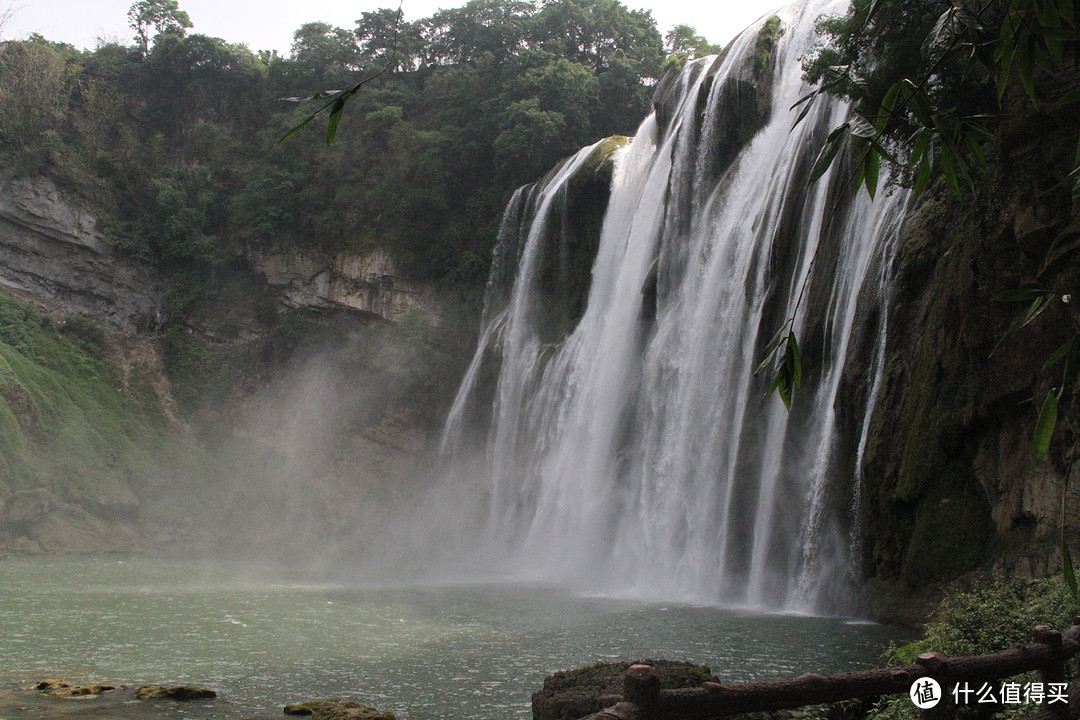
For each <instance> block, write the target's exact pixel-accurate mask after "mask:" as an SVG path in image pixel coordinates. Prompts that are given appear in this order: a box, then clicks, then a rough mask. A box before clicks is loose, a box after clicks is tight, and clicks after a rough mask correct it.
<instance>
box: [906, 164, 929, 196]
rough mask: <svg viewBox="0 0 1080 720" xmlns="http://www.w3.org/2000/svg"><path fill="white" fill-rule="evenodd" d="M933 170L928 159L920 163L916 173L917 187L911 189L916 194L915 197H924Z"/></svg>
mask: <svg viewBox="0 0 1080 720" xmlns="http://www.w3.org/2000/svg"><path fill="white" fill-rule="evenodd" d="M931 169H932V165H931V162H930V160H929V159H928V158H927V159H924V160H923V161H922V162H921V163H919V169H918V170H917V171H916V172H915V185H914V187H912V189H911V190H912V192H913V193H915V197H919V196H920V195H922V194H923V191H924V190H925V189H926V184H927V182H929V180H930V171H931Z"/></svg>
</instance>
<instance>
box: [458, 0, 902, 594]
mask: <svg viewBox="0 0 1080 720" xmlns="http://www.w3.org/2000/svg"><path fill="white" fill-rule="evenodd" d="M846 6H847V2H846V0H833V1H832V2H809V3H804V4H802V5H795V6H791V7H788V8H785V9H784V10H781V11H780V12H778V13H777V15H778V16H779V18H780V20H781V28H782V33H781V35H780V37H779V40H778V43H777V45H776V47H775V49H774V50H773V57H772V60H771V61H770V62H769V63H768V65H767V67H766V68H765V71H764V72H762V69H761V68H760V67H758V68H756V69H755V68H754V63H755V57H754V55H755V52H756V51H757V50H758V47H757V40H758V33H759V28H760V26H761V23H760V22H759V24H758V25H757V26H754V27H751V28H749V29H748V30H747V31H745V32H744V33H743V34H741V35H740V36H739V37H738V38H737V39H736V40H735V41H733V43H732V45H731V46H730V47H729V48H728V49H726V51H725V53H724V54H723V55H722V56H721V57H720V58H706V59H702V60H697V61H694V62H692V63H689V64H688V65H687V67H686V68H684V69H683V71H682V73H681V74H680V75H679V76H678V78H677V79H675V80H674V82H673V83H671V84H670V85H669V86H668V87H666V89H664V90H662V93H658V100H657V103H658V105H661V106H662V108H661V109H662V112H658V113H655V114H653V115H652V116H650V117H649V118H647V119H646V120H645V121H644V123H643V124H642V125H641V127H640V128H639V130H638V132H637V134H636V136H635V137H634V139H633V141H632V142H631V143H630V145H629V147H627V148H625V149H623V150H620V151H619V152H618V154H617V155H616V159H615V167H614V171H613V177H612V180H611V188H610V196H609V199H608V202H607V208H606V214H605V215H604V219H603V224H602V230H601V232H600V238H599V243H598V245H597V246H596V251H595V261H594V263H593V265H592V275H591V282H590V283H589V287H588V295H587V300H586V302H585V304H584V308H583V311H582V312H580V313H579V314H578V316H575V317H574V318H573V320H574V322H572V323H570V324H569V325H567V324H566V323H558V322H552V321H551V320H550V317H549V315H550V313H551V307H550V306H551V303H552V298H553V297H557V292H558V290H557V288H556V290H555V291H553V290H552V287H551V285H552V283H551V282H550V276H552V275H553V274H554V275H558V273H553V271H552V270H551V265H552V263H558V262H559V261H560V258H561V259H562V261H565V259H566V253H565V252H564V250H565V247H566V246H567V243H569V242H570V240H568V238H567V226H568V223H572V221H573V213H572V211H571V210H568V203H569V202H570V201H569V199H568V198H569V197H570V196H571V194H572V193H570V192H569V191H568V187H570V186H571V185H572V183H573V181H574V178H575V174H580V173H582V172H585V171H586V169H588V168H591V166H592V164H593V163H592V162H591V161H590V158H595V155H596V153H597V152H598V148H597V147H596V146H594V147H591V148H585V149H584V150H582V151H581V152H579V153H578V154H577V155H576V156H574V157H573V158H571V159H569V160H568V161H566V162H564V163H563V164H562V165H561V166H560V167H559V168H557V169H556V171H554V172H553V173H552V174H551V175H550V176H549V177H548V178H547V179H545V180H544V181H542V182H541V183H538V184H537V185H535V186H532V187H529V188H524V189H522V190H519V191H518V193H517V194H516V195H515V196H514V199H513V200H512V201H511V203H510V205H509V207H508V209H507V212H506V216H505V218H504V221H503V226H502V229H501V231H500V238H499V242H498V244H497V247H496V258H495V262H494V264H493V271H492V279H491V281H490V283H489V287H488V297H487V301H486V307H485V311H484V317H483V323H482V328H481V332H480V342H479V346H478V348H477V351H476V355H475V357H474V358H473V362H472V363H471V365H470V367H469V370H468V373H467V375H466V377H465V379H464V381H463V383H462V385H461V389H460V391H459V393H458V397H457V399H456V401H455V403H454V406H453V410H452V411H451V413H450V417H449V419H448V421H447V425H446V429H445V432H444V436H443V444H442V452H443V457H444V458H445V467H446V478H445V481H444V483H443V487H442V490H441V492H442V495H441V497H443V498H446V497H451V496H453V497H457V498H458V499H459V501H460V502H461V504H462V506H467V507H469V508H470V509H471V513H470V514H468V516H467V520H462V522H461V525H462V527H460V528H459V529H458V530H457V531H456V532H457V534H456V536H455V539H454V541H453V542H454V545H455V547H456V548H457V550H456V551H455V552H456V555H457V557H458V559H459V560H461V561H462V562H465V561H466V559H467V560H468V561H471V562H473V563H475V564H476V566H478V567H483V568H485V569H487V570H488V571H492V572H497V573H503V574H506V575H510V576H513V577H516V578H521V579H529V580H539V581H547V582H558V583H563V584H567V585H570V586H573V587H578V588H581V589H582V590H584V591H588V592H593V593H607V594H613V595H628V596H635V597H646V598H658V599H660V598H662V599H670V600H682V601H688V602H707V603H724V604H729V605H733V606H745V607H756V608H767V609H776V610H787V611H796V612H819V611H839V610H843V609H845V607H844V598H845V597H846V596H848V595H849V594H850V593H849V590H850V582H851V577H850V575H851V567H852V563H853V561H854V560H855V559H856V558H854V557H853V551H852V547H853V543H854V542H855V541H853V540H852V538H857V532H855V527H854V523H855V522H856V518H855V514H856V512H857V498H858V496H859V495H858V484H859V480H858V470H859V468H858V459H859V458H860V457H861V454H862V450H863V443H862V441H861V439H860V437H859V435H860V433H861V434H862V435H865V432H866V428H867V423H868V414H869V412H870V409H871V408H872V404H873V401H874V396H875V394H876V390H877V386H878V383H877V380H876V378H877V377H878V376H879V375H880V374H881V372H882V365H883V361H884V360H883V353H882V351H881V347H882V346H883V343H884V331H885V324H884V316H885V313H884V311H883V303H884V302H886V301H887V295H888V281H889V271H890V267H891V257H892V253H893V249H894V244H893V241H894V240H895V238H896V237H897V235H898V234H899V231H900V227H901V224H902V222H903V220H904V217H905V215H906V208H907V203H908V197H907V194H906V193H905V192H903V191H900V190H894V191H892V192H889V193H886V192H884V191H883V192H882V193H881V194H879V196H878V198H877V200H876V201H873V202H871V201H870V199H869V198H868V197H866V193H865V192H856V190H855V189H854V188H853V187H852V185H853V183H851V182H849V176H850V164H848V165H845V164H844V163H840V164H839V165H838V166H837V167H835V168H834V169H833V170H831V171H830V172H829V173H827V174H826V175H825V176H824V177H822V178H821V179H820V180H819V181H818V182H817V183H815V184H814V185H813V186H810V187H808V186H807V178H808V174H809V170H810V167H811V166H812V164H813V161H814V158H815V156H816V153H817V150H818V149H819V148H820V147H821V145H822V143H823V140H824V137H825V135H826V134H827V133H828V132H829V131H830V130H831V129H832V128H833V127H835V126H837V125H839V124H840V123H842V122H843V121H844V119H845V118H846V116H847V114H848V112H849V108H848V107H847V106H845V105H844V104H842V103H838V102H832V103H829V102H818V103H817V104H816V105H815V106H814V107H813V108H812V109H811V111H810V113H809V114H808V115H807V117H806V118H805V119H804V120H803V121H802V122H801V123H799V124H798V125H796V126H795V127H793V123H794V118H795V114H794V113H793V112H792V111H791V110H790V108H791V106H792V105H794V104H795V102H796V101H797V100H798V99H799V98H800V97H801V96H802V95H803V94H804V93H805V92H806V91H807V90H808V88H806V87H805V86H804V85H803V84H802V82H801V79H800V76H801V65H800V61H799V59H800V56H801V55H803V54H804V53H805V52H806V51H807V50H808V49H809V48H810V47H811V43H812V42H813V40H814V37H813V24H814V19H815V18H816V17H817V16H818V15H820V14H822V13H826V12H832V13H837V12H843V11H844V10H846ZM753 73H760V75H761V77H758V78H756V79H754V80H753V82H750V81H749V80H748V78H750V77H751V75H752V74H753ZM769 73H771V75H769ZM755 88H766V89H768V90H769V92H768V94H767V95H762V97H760V98H756V96H755V94H754V93H755V92H757V91H756V90H755ZM661 94H663V95H664V96H665V98H666V99H663V100H661V99H660V95H661ZM755 103H757V104H756V105H755ZM748 107H749V108H751V112H749V115H750V116H751V117H748V118H746V121H747V123H749V124H750V125H751V126H752V127H750V128H749V129H747V127H745V126H742V125H739V124H738V123H736V124H734V125H733V124H732V122H731V121H730V120H731V117H732V115H733V114H735V115H740V116H742V115H746V114H747V111H746V110H745V109H746V108H748ZM755 107H757V114H756V115H755V113H754V112H753V108H755ZM738 119H740V120H741V119H743V118H741V117H740V118H738ZM755 123H756V125H755ZM733 138H734V139H733ZM511 270H513V271H512V272H511ZM545 273H546V275H545ZM545 277H548V278H549V280H545V279H544V278H545ZM804 284H805V285H804ZM553 292H554V293H555V294H553ZM800 296H801V297H802V298H803V299H802V304H801V306H799V307H798V312H797V313H796V304H797V303H798V302H799V300H798V298H800ZM792 315H794V316H795V322H794V330H795V332H796V334H797V335H798V337H799V339H800V342H801V344H802V346H803V354H804V363H805V365H806V367H807V371H806V373H807V377H806V379H805V381H804V385H803V387H802V389H800V390H798V391H797V392H796V394H795V397H794V400H793V403H792V407H791V409H790V412H789V411H787V410H786V409H785V408H784V406H783V405H782V404H781V402H780V400H779V399H778V398H775V397H773V398H769V399H766V398H765V397H764V389H765V387H766V386H767V384H768V382H767V380H768V379H767V378H763V377H761V376H756V375H755V372H754V371H755V368H756V367H757V365H758V364H759V363H760V362H761V360H762V358H763V355H764V348H765V345H766V344H767V342H768V341H769V339H770V338H771V337H772V336H773V335H774V333H775V332H776V331H777V330H778V329H779V328H780V327H781V326H782V325H783V324H784V322H785V320H786V319H787V318H790V317H792ZM853 358H857V362H856V361H855V359H853ZM485 368H487V370H486V371H485ZM484 377H486V378H487V380H486V381H482V378H484ZM462 498H466V499H462Z"/></svg>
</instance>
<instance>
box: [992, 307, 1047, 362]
mask: <svg viewBox="0 0 1080 720" xmlns="http://www.w3.org/2000/svg"><path fill="white" fill-rule="evenodd" d="M1019 292H1028V291H1019ZM1003 294H1005V293H1003ZM999 297H1000V296H999ZM1054 297H1057V295H1056V294H1055V293H1049V292H1048V293H1044V294H1042V295H1040V296H1038V297H1036V298H1035V299H1034V300H1033V301H1032V302H1031V305H1029V306H1028V308H1027V310H1025V311H1024V312H1023V313H1021V314H1020V316H1019V317H1018V318H1017V319H1016V320H1015V321H1014V322H1013V324H1012V326H1011V327H1010V328H1009V329H1008V330H1007V331H1006V332H1005V334H1004V335H1002V336H1001V339H1000V340H998V341H997V344H996V345H994V349H993V350H991V351H990V354H991V355H993V354H994V353H996V352H997V351H998V348H1000V347H1001V346H1002V345H1004V344H1005V343H1006V342H1008V341H1009V340H1011V339H1012V337H1013V336H1014V335H1016V333H1018V332H1020V330H1022V329H1023V328H1024V327H1026V326H1027V325H1028V323H1030V322H1031V321H1032V320H1034V319H1035V318H1037V317H1039V315H1041V314H1042V313H1043V311H1044V310H1046V308H1048V307H1050V300H1051V299H1053V298H1054Z"/></svg>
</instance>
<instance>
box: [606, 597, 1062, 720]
mask: <svg viewBox="0 0 1080 720" xmlns="http://www.w3.org/2000/svg"><path fill="white" fill-rule="evenodd" d="M1075 623H1076V624H1074V625H1073V627H1071V628H1069V629H1068V630H1066V631H1065V632H1064V633H1061V632H1058V631H1057V630H1054V629H1053V628H1051V627H1048V626H1045V625H1040V626H1038V627H1036V628H1035V633H1034V640H1035V641H1034V642H1033V643H1031V644H1028V645H1017V646H1016V647H1013V648H1010V649H1008V650H1005V651H1004V652H1000V653H994V654H992V655H973V656H968V657H957V658H948V657H944V656H942V655H939V654H938V653H926V654H923V655H920V656H919V658H918V661H917V662H916V663H915V664H914V665H909V666H907V667H900V668H885V669H879V670H866V671H858V672H848V673H841V674H838V675H829V676H823V675H814V674H806V675H802V676H800V677H797V678H794V679H791V680H780V681H776V682H755V683H740V684H737V685H721V684H719V683H711V682H707V683H705V684H703V685H702V686H701V687H696V688H682V689H677V690H661V689H660V680H659V678H658V677H657V675H656V672H655V671H654V670H653V668H651V667H650V666H648V665H633V666H631V667H630V669H629V670H627V672H626V679H625V686H624V691H623V699H622V702H619V703H618V704H616V705H614V706H613V707H609V708H607V709H605V710H601V711H600V712H598V713H596V714H594V715H590V716H589V717H588V718H586V720H712V719H713V718H722V717H726V716H728V715H737V714H739V713H747V712H767V711H772V710H784V709H790V708H798V707H803V706H806V705H818V704H821V703H831V702H838V701H841V700H850V699H855V698H876V697H879V696H882V695H893V694H897V693H907V692H908V691H909V690H910V688H911V686H912V683H914V682H915V681H916V680H918V679H919V678H923V677H929V678H933V679H934V680H937V681H938V683H940V685H941V686H942V688H943V692H945V693H946V694H947V691H945V690H944V688H946V687H947V686H949V685H955V684H956V683H961V682H968V683H983V682H990V681H993V680H1002V679H1005V678H1009V677H1012V676H1014V675H1019V674H1021V673H1025V672H1029V671H1033V670H1037V671H1039V675H1040V681H1041V682H1043V683H1044V684H1047V685H1049V684H1050V683H1064V682H1065V681H1066V677H1067V672H1066V669H1065V663H1066V662H1067V661H1068V660H1069V659H1070V658H1072V657H1074V656H1076V655H1077V654H1080V618H1077V619H1076V620H1075ZM1073 704H1074V705H1075V704H1076V703H1075V701H1074V703H1073ZM938 707H939V708H940V707H941V706H940V705H939V706H938ZM1069 709H1070V708H1069V703H1068V702H1060V701H1059V702H1050V698H1049V697H1045V698H1044V699H1043V703H1042V711H1043V712H1045V713H1048V715H1049V716H1050V717H1066V716H1068V715H1069ZM1077 711H1080V707H1076V708H1074V709H1073V712H1074V713H1076V712H1077ZM933 715H935V712H934V710H930V711H924V716H933Z"/></svg>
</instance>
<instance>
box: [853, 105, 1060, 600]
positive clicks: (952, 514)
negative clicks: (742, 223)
mask: <svg viewBox="0 0 1080 720" xmlns="http://www.w3.org/2000/svg"><path fill="white" fill-rule="evenodd" d="M1013 117H1015V120H1012V121H1010V122H1009V123H1007V124H1006V127H1005V128H1004V131H1003V138H1002V142H1001V144H1000V147H999V150H1000V154H999V156H998V157H997V158H996V159H995V166H994V169H993V171H992V173H991V176H990V177H989V181H988V182H987V183H986V184H985V185H982V186H981V187H980V188H979V190H978V192H977V193H976V194H975V196H974V197H973V198H968V199H965V200H964V201H962V202H960V201H957V200H956V199H954V198H953V197H952V196H951V194H950V193H949V192H948V191H947V190H945V189H944V188H940V189H939V192H937V193H936V194H935V193H931V197H930V199H928V200H927V201H926V202H925V203H924V204H923V206H922V207H921V209H920V210H919V213H918V216H917V218H916V220H915V222H914V223H913V224H912V226H911V229H910V231H909V233H908V236H907V237H906V238H905V239H904V242H903V245H902V248H901V251H900V256H899V259H898V267H897V278H896V283H897V284H896V286H895V295H894V302H893V305H892V307H891V308H890V310H889V328H890V330H889V341H888V347H887V353H888V355H887V357H888V360H887V364H886V374H885V377H884V380H883V383H882V387H881V392H880V396H879V400H878V405H877V409H876V413H875V416H874V421H873V424H872V427H871V435H870V438H869V442H868V444H867V451H866V458H865V466H864V476H863V477H864V482H865V491H866V495H865V497H866V498H868V500H869V502H868V503H867V505H866V507H865V508H864V510H865V516H864V517H863V519H862V523H863V524H862V527H863V536H864V538H865V544H864V561H865V563H866V565H865V567H864V570H865V573H866V575H867V576H869V577H870V578H874V579H877V580H884V581H886V582H888V583H893V585H892V587H893V588H895V583H899V584H901V585H903V586H907V587H913V588H924V587H926V586H928V585H933V584H935V583H940V582H945V581H948V580H951V579H953V578H955V577H957V576H958V575H960V574H962V573H964V572H967V571H969V570H975V569H985V568H990V567H993V566H995V565H996V566H997V567H998V568H999V569H1005V570H1011V571H1016V572H1019V573H1021V574H1024V575H1043V574H1046V573H1052V572H1059V571H1060V568H1061V564H1060V553H1059V550H1058V547H1059V545H1058V537H1059V527H1060V526H1059V522H1060V521H1059V518H1060V513H1061V508H1062V505H1061V503H1062V498H1063V495H1065V496H1066V497H1065V503H1066V504H1065V517H1066V519H1067V527H1066V531H1067V534H1068V535H1069V536H1070V537H1073V540H1074V541H1075V540H1076V537H1075V535H1076V527H1075V518H1076V517H1077V512H1078V509H1080V501H1078V498H1077V497H1076V493H1075V489H1076V488H1075V483H1074V484H1073V488H1072V492H1070V493H1065V487H1066V483H1065V476H1066V473H1067V469H1068V467H1069V465H1070V462H1071V461H1070V458H1071V457H1072V454H1073V453H1074V452H1075V449H1074V448H1073V447H1072V443H1071V441H1070V440H1069V439H1068V434H1067V431H1066V430H1065V429H1064V426H1065V424H1066V421H1065V420H1064V419H1061V420H1059V423H1058V430H1057V432H1056V433H1055V436H1054V444H1053V445H1052V446H1051V451H1050V453H1049V455H1048V457H1047V458H1046V460H1044V461H1043V462H1042V463H1039V464H1036V463H1035V462H1034V460H1033V458H1032V450H1031V444H1032V435H1033V432H1034V426H1035V420H1036V417H1037V416H1038V413H1039V407H1040V405H1041V402H1042V398H1043V397H1045V395H1046V393H1047V392H1048V391H1049V390H1050V389H1051V388H1053V387H1055V386H1056V385H1057V384H1058V383H1059V382H1060V380H1061V372H1062V366H1061V365H1060V364H1059V365H1057V366H1055V367H1054V368H1050V369H1044V368H1043V363H1044V362H1045V361H1046V360H1047V358H1049V357H1050V356H1051V355H1052V354H1053V352H1054V351H1055V349H1056V348H1058V347H1059V346H1061V345H1062V343H1064V342H1066V341H1067V340H1068V339H1069V337H1070V336H1071V335H1072V334H1073V333H1074V332H1076V331H1077V328H1078V326H1080V317H1078V316H1077V314H1076V310H1075V303H1063V302H1061V301H1056V302H1055V303H1054V304H1053V305H1051V306H1050V307H1049V308H1048V309H1047V310H1046V311H1045V312H1044V313H1043V314H1042V315H1041V316H1040V317H1039V318H1037V319H1036V321H1035V322H1033V323H1031V324H1030V325H1029V326H1027V327H1026V328H1024V329H1023V330H1022V331H1020V333H1018V335H1017V336H1016V337H1015V338H1014V339H1013V340H1012V341H1010V342H1008V343H1006V344H1004V345H1002V346H1001V347H999V348H997V349H996V350H995V346H996V345H997V343H998V340H999V339H1000V338H1001V337H1002V336H1003V335H1004V334H1005V332H1006V331H1007V329H1008V328H1009V327H1010V325H1011V324H1012V323H1013V322H1014V320H1015V319H1016V318H1017V317H1018V315H1019V314H1020V313H1021V311H1022V310H1023V309H1024V307H1026V306H1025V305H1021V304H1017V303H1006V302H995V301H994V298H995V297H996V296H998V295H999V294H1000V293H1002V292H1005V291H1008V290H1016V289H1019V288H1029V287H1035V286H1038V287H1043V288H1046V289H1048V290H1051V291H1055V292H1059V293H1062V294H1067V293H1070V292H1072V291H1073V289H1074V288H1075V287H1077V283H1078V282H1080V268H1078V267H1077V265H1076V263H1075V261H1073V260H1070V259H1066V260H1064V261H1062V262H1058V263H1056V264H1055V265H1053V266H1050V267H1047V268H1042V263H1043V258H1044V255H1045V253H1046V251H1047V248H1048V247H1049V245H1050V243H1051V241H1052V240H1053V239H1054V238H1055V236H1057V235H1058V233H1059V232H1061V230H1062V229H1063V228H1065V227H1066V226H1067V225H1068V224H1069V219H1070V217H1071V216H1072V213H1073V209H1072V203H1071V200H1070V198H1069V192H1068V187H1067V186H1064V185H1059V184H1058V180H1059V178H1062V177H1064V176H1065V175H1067V174H1068V172H1069V170H1070V168H1071V163H1072V161H1073V149H1074V148H1075V144H1076V137H1077V134H1078V132H1080V122H1078V120H1077V118H1075V117H1070V116H1069V115H1068V114H1067V113H1062V112H1058V111H1055V110H1053V109H1047V110H1046V111H1045V112H1040V113H1033V112H1031V111H1030V110H1025V111H1017V112H1016V114H1015V115H1014V116H1013ZM1073 236H1075V232H1073ZM1065 242H1066V243H1067V242H1069V238H1068V237H1066V238H1065ZM1072 242H1075V239H1073V240H1072ZM1041 269H1042V270H1044V272H1040V270H1041ZM1073 547H1076V545H1075V542H1074V544H1073ZM890 592H892V590H890Z"/></svg>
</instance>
